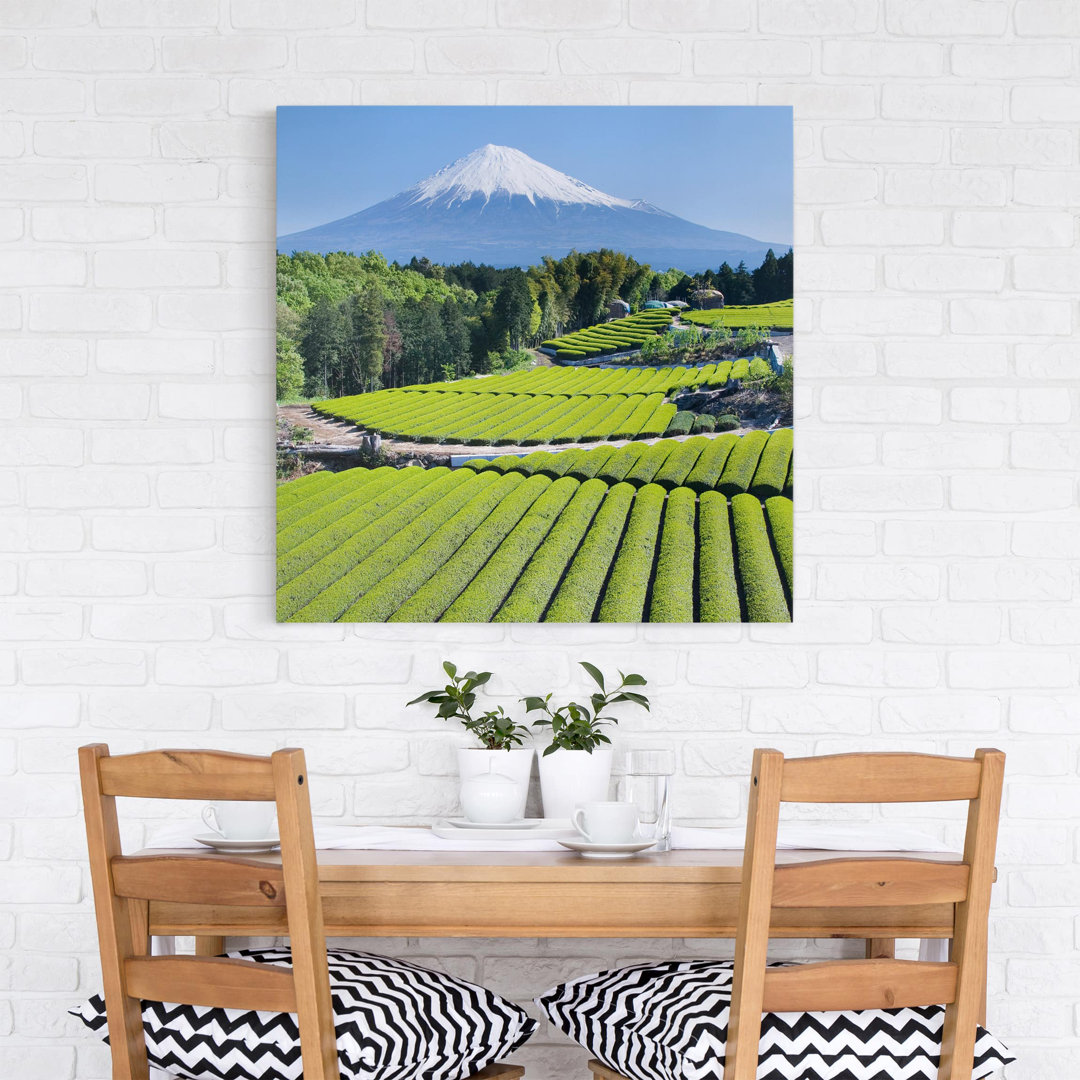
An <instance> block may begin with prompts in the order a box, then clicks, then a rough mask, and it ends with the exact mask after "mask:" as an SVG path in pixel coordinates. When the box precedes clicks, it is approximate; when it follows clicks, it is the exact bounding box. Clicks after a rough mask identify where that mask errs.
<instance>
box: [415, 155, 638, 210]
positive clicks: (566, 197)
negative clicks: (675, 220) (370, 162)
mask: <svg viewBox="0 0 1080 1080" xmlns="http://www.w3.org/2000/svg"><path fill="white" fill-rule="evenodd" d="M408 194H410V195H412V196H413V198H412V201H413V202H426V203H435V202H439V203H442V204H443V205H445V206H453V205H454V203H455V202H465V201H466V200H468V199H471V198H473V197H474V196H476V195H482V196H483V197H484V201H485V202H487V201H488V200H489V199H491V197H492V196H493V195H524V196H525V198H527V199H528V200H529V202H531V203H533V204H535V203H536V200H537V199H548V200H550V201H552V202H557V203H584V204H586V205H590V206H605V207H629V206H631V205H632V204H631V202H630V201H629V200H628V199H619V198H616V197H615V196H614V195H608V194H606V193H605V192H603V191H599V190H597V189H596V188H594V187H590V186H589V185H588V184H586V183H584V182H583V181H581V180H575V179H574V177H572V176H567V175H566V173H563V172H559V170H558V169H553V168H551V167H550V166H549V165H544V164H542V163H541V162H539V161H536V160H535V159H534V158H531V157H529V155H528V154H525V153H522V151H520V150H516V149H514V147H512V146H495V145H494V144H492V143H488V144H487V145H486V146H481V147H479V148H478V149H476V150H474V151H473V152H472V153H471V154H466V155H465V157H463V158H458V160H457V161H455V162H453V163H452V164H450V165H447V166H445V167H444V168H442V169H440V170H439V171H438V172H436V173H432V174H431V176H429V177H427V178H425V179H424V180H421V181H420V182H419V183H418V184H416V185H415V186H414V187H413V188H411V189H410V191H409V193H408Z"/></svg>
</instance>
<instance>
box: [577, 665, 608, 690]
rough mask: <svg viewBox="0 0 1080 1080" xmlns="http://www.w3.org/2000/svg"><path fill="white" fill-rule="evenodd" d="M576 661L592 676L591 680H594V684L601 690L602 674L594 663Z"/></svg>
mask: <svg viewBox="0 0 1080 1080" xmlns="http://www.w3.org/2000/svg"><path fill="white" fill-rule="evenodd" d="M578 663H579V664H581V666H582V667H583V668H584V669H585V670H586V671H587V672H588V673H589V674H590V675H591V676H592V678H593V682H595V683H596V685H597V686H599V687H600V689H601V690H603V689H604V676H603V674H602V673H601V671H600V669H599V668H598V667H597V666H596V665H595V664H590V663H588V662H587V661H585V660H579V661H578Z"/></svg>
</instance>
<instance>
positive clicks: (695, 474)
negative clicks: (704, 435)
mask: <svg viewBox="0 0 1080 1080" xmlns="http://www.w3.org/2000/svg"><path fill="white" fill-rule="evenodd" d="M738 444H739V436H738V435H717V436H716V437H715V438H712V439H710V440H709V445H708V446H706V447H705V449H704V450H702V451H701V456H700V457H699V458H698V459H697V461H696V462H694V467H693V468H692V469H691V470H690V473H689V475H688V476H687V477H686V486H687V487H690V488H693V489H694V490H695V491H712V490H713V489H714V488H715V487H716V485H717V484H719V483H720V476H721V474H722V473H723V471H724V466H725V465H726V464H727V459H728V456H729V455H730V454H731V451H732V450H734V449H735V447H736V446H738Z"/></svg>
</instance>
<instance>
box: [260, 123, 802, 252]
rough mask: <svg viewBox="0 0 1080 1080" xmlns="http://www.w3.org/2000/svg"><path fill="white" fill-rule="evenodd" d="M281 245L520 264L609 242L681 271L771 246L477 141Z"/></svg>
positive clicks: (284, 249) (289, 249)
mask: <svg viewBox="0 0 1080 1080" xmlns="http://www.w3.org/2000/svg"><path fill="white" fill-rule="evenodd" d="M277 246H278V250H279V251H282V252H293V251H316V252H320V253H323V254H325V253H326V252H330V251H351V252H356V253H359V252H364V251H371V250H375V251H380V252H382V254H383V255H385V256H386V258H387V259H389V260H391V261H394V260H396V261H398V262H408V261H409V260H410V259H411V258H412V257H413V256H414V255H415V256H417V257H420V258H422V257H427V258H428V259H430V260H431V261H432V262H436V263H459V262H467V261H472V262H475V263H488V264H490V265H492V266H498V267H505V266H530V265H533V264H536V263H538V262H540V260H541V258H542V257H543V256H544V255H551V256H553V257H554V258H561V257H562V256H563V255H565V254H566V253H567V252H569V251H571V250H576V251H582V252H585V251H596V250H598V249H599V248H612V249H614V250H616V251H622V252H625V253H626V254H628V255H631V256H633V257H634V258H635V259H637V260H638V262H642V263H648V264H649V265H650V266H652V267H653V268H654V269H657V270H666V269H667V268H668V267H671V266H674V267H678V268H679V269H681V270H685V271H687V272H689V273H699V272H700V271H702V270H705V269H707V268H709V267H712V268H713V269H715V268H716V267H718V266H719V265H720V264H721V263H722V262H725V261H726V262H728V263H731V265H733V266H735V265H737V264H738V263H739V262H740V261H741V260H745V261H746V263H747V265H748V266H751V267H754V266H757V265H758V263H760V262H761V259H762V258H763V257H764V255H765V252H766V251H767V250H768V249H769V248H770V247H771V248H773V249H774V250H775V251H777V252H783V251H786V250H787V248H788V246H789V245H788V244H786V243H778V244H769V243H765V242H763V241H761V240H755V239H753V238H752V237H749V236H743V235H741V234H740V233H733V232H723V231H721V230H718V229H709V228H706V227H705V226H703V225H696V224H694V223H693V222H692V221H687V220H685V219H684V218H680V217H677V216H676V215H674V214H669V213H668V212H667V211H665V210H661V209H659V208H658V207H656V206H653V205H652V204H651V203H647V202H644V201H642V200H631V199H621V198H617V197H616V196H614V195H608V194H607V193H606V192H603V191H599V190H598V189H597V188H594V187H591V186H590V185H589V184H586V183H584V182H583V181H581V180H576V179H575V178H574V177H572V176H568V175H567V174H566V173H563V172H559V171H558V170H557V169H553V168H551V167H550V166H548V165H544V164H542V163H541V162H539V161H536V160H535V159H533V158H531V157H529V155H528V154H525V153H522V151H520V150H515V149H514V148H513V147H510V146H493V145H490V144H489V145H487V146H482V147H480V148H479V149H477V150H474V151H473V152H472V153H471V154H468V155H466V156H465V157H463V158H459V159H458V160H457V161H455V162H453V163H452V164H451V165H447V166H446V167H445V168H442V169H440V170H439V171H438V172H436V173H433V174H432V175H431V176H428V177H427V178H425V179H423V180H421V181H420V182H419V183H417V184H414V185H413V186H412V187H411V188H408V189H407V190H405V191H402V192H400V193H399V194H397V195H394V196H393V197H392V198H389V199H385V200H384V201H383V202H380V203H376V204H375V205H374V206H369V207H368V208H367V209H366V210H361V211H359V212H358V213H355V214H350V215H349V216H348V217H343V218H339V219H338V220H337V221H330V222H327V223H326V224H325V225H317V226H315V227H314V228H311V229H305V230H303V231H302V232H295V233H290V234H288V235H286V236H280V237H278V241H277Z"/></svg>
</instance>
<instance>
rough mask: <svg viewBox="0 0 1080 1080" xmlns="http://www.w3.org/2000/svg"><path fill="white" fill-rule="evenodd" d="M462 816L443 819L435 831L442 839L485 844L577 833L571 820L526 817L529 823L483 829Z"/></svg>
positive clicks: (554, 838)
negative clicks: (467, 824)
mask: <svg viewBox="0 0 1080 1080" xmlns="http://www.w3.org/2000/svg"><path fill="white" fill-rule="evenodd" d="M460 820H461V819H460V818H454V819H453V820H447V819H445V818H444V819H443V820H441V821H436V822H435V824H434V825H432V826H431V831H432V833H433V834H434V835H435V836H438V837H439V838H440V839H442V840H453V841H454V842H455V843H458V844H472V843H475V844H477V845H482V844H485V843H489V842H491V841H494V840H520V841H521V842H522V843H525V842H527V841H531V840H561V839H563V838H569V837H572V836H574V835H575V833H574V830H573V829H572V828H571V827H570V822H569V821H560V820H553V819H551V818H525V821H526V822H528V823H529V824H528V827H526V826H525V825H523V824H521V823H517V824H514V823H511V824H510V825H497V826H487V827H485V828H482V829H463V828H462V827H461V825H459V824H458V822H459V821H460Z"/></svg>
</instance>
